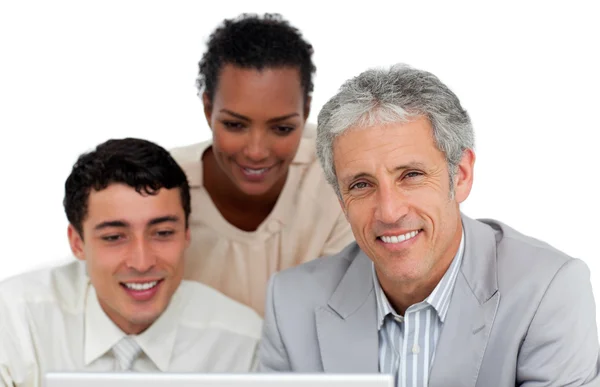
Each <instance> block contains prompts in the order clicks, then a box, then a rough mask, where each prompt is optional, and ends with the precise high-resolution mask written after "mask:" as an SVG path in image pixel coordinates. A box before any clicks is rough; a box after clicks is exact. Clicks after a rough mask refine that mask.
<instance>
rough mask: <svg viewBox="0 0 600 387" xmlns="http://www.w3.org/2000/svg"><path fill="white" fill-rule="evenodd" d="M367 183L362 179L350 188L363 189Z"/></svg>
mask: <svg viewBox="0 0 600 387" xmlns="http://www.w3.org/2000/svg"><path fill="white" fill-rule="evenodd" d="M368 186H369V185H368V184H367V183H365V182H364V181H360V182H358V183H356V184H353V185H352V186H351V187H350V189H364V188H367V187H368Z"/></svg>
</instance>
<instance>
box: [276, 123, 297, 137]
mask: <svg viewBox="0 0 600 387" xmlns="http://www.w3.org/2000/svg"><path fill="white" fill-rule="evenodd" d="M294 129H296V128H295V127H293V126H285V125H281V126H276V127H275V132H276V133H277V134H280V135H286V134H290V133H291V132H293V131H294Z"/></svg>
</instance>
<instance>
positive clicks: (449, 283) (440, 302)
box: [372, 230, 465, 330]
mask: <svg viewBox="0 0 600 387" xmlns="http://www.w3.org/2000/svg"><path fill="white" fill-rule="evenodd" d="M464 244H465V233H464V230H463V231H462V235H461V238H460V245H459V247H458V251H457V252H456V255H455V256H454V258H453V259H452V263H451V264H450V267H449V268H448V270H446V273H444V276H443V277H442V279H441V280H440V282H439V283H438V284H437V285H436V287H435V288H434V289H433V291H432V292H431V294H430V295H429V296H428V297H427V298H426V299H425V300H424V301H423V302H422V303H421V304H426V305H430V306H431V307H433V309H434V310H435V311H436V313H437V315H438V317H439V318H440V321H441V322H442V323H443V322H444V320H445V318H446V314H447V312H448V307H449V306H450V296H451V294H452V289H453V288H454V284H455V283H456V277H457V276H458V272H459V269H460V264H461V262H462V258H463V255H464ZM372 269H373V270H372V273H373V285H374V287H375V299H376V300H377V329H378V330H379V329H381V327H382V326H383V324H384V322H385V318H386V316H387V315H389V314H392V315H394V316H398V313H397V312H396V311H395V310H394V307H393V306H392V305H391V304H390V302H389V300H388V298H387V297H386V295H385V293H384V292H383V289H382V288H381V285H380V284H379V280H378V278H377V273H376V271H375V265H374V264H372Z"/></svg>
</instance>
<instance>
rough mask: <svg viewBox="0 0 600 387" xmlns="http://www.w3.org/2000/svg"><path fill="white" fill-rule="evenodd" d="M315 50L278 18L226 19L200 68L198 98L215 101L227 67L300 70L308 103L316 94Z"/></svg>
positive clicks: (245, 17) (285, 22)
mask: <svg viewBox="0 0 600 387" xmlns="http://www.w3.org/2000/svg"><path fill="white" fill-rule="evenodd" d="M312 55H313V47H312V45H311V44H309V43H308V42H307V41H306V40H304V38H303V37H302V34H301V33H300V31H299V30H298V29H296V28H294V27H292V26H291V25H290V24H289V23H288V22H287V21H286V20H285V19H283V18H282V17H281V15H279V14H269V13H267V14H264V15H263V16H258V15H256V14H247V13H244V14H242V15H240V16H238V17H237V18H235V19H226V20H224V21H223V22H222V23H221V25H220V26H219V27H218V28H217V29H216V30H215V31H214V32H213V33H212V34H211V35H210V38H209V39H208V42H207V50H206V52H205V53H204V55H203V56H202V60H201V61H200V63H199V64H198V66H199V74H198V78H197V80H196V85H197V86H198V96H200V97H202V94H203V93H206V94H207V95H208V99H209V101H210V102H212V101H213V98H214V95H215V91H216V88H217V83H218V79H219V73H220V71H221V69H222V68H223V66H224V65H225V64H233V65H235V66H239V67H242V68H248V69H257V70H262V69H264V68H273V67H297V68H298V69H299V71H300V82H301V85H302V88H303V90H304V100H305V101H306V100H307V99H308V97H309V96H310V94H311V93H312V91H313V80H312V77H313V74H314V73H315V71H316V70H317V68H316V67H315V65H314V63H313V61H312Z"/></svg>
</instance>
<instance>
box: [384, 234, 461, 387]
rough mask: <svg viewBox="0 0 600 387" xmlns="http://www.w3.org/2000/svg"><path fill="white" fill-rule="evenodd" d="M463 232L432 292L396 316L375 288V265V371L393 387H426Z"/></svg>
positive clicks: (452, 287) (456, 265) (455, 272)
mask: <svg viewBox="0 0 600 387" xmlns="http://www.w3.org/2000/svg"><path fill="white" fill-rule="evenodd" d="M464 240H465V237H464V233H463V235H462V237H461V241H460V246H459V248H458V251H457V253H456V255H455V256H454V259H453V260H452V263H451V264H450V267H449V268H448V270H447V271H446V273H445V274H444V276H443V277H442V279H441V281H440V282H439V283H438V284H437V286H436V287H435V289H433V292H431V294H430V295H429V296H428V297H427V298H426V299H425V300H424V301H422V302H419V303H418V304H414V305H411V306H410V307H409V308H408V309H406V312H405V313H404V316H400V315H398V313H396V311H395V310H394V308H393V307H392V305H391V304H390V303H389V301H388V299H387V297H386V296H385V293H384V292H383V290H382V289H381V286H380V285H379V281H378V279H377V274H376V272H375V266H373V283H374V286H375V296H376V298H377V321H378V324H379V326H378V329H379V372H382V373H389V374H393V375H394V377H395V380H396V386H397V387H421V386H427V384H428V381H429V371H430V368H431V364H433V359H434V356H435V348H436V345H437V342H438V338H439V335H440V331H441V330H442V326H443V324H444V319H445V317H446V313H447V312H448V306H449V305H450V296H451V294H452V290H453V289H454V284H455V282H456V277H457V276H458V272H459V269H460V264H461V261H462V256H463V251H464Z"/></svg>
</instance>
